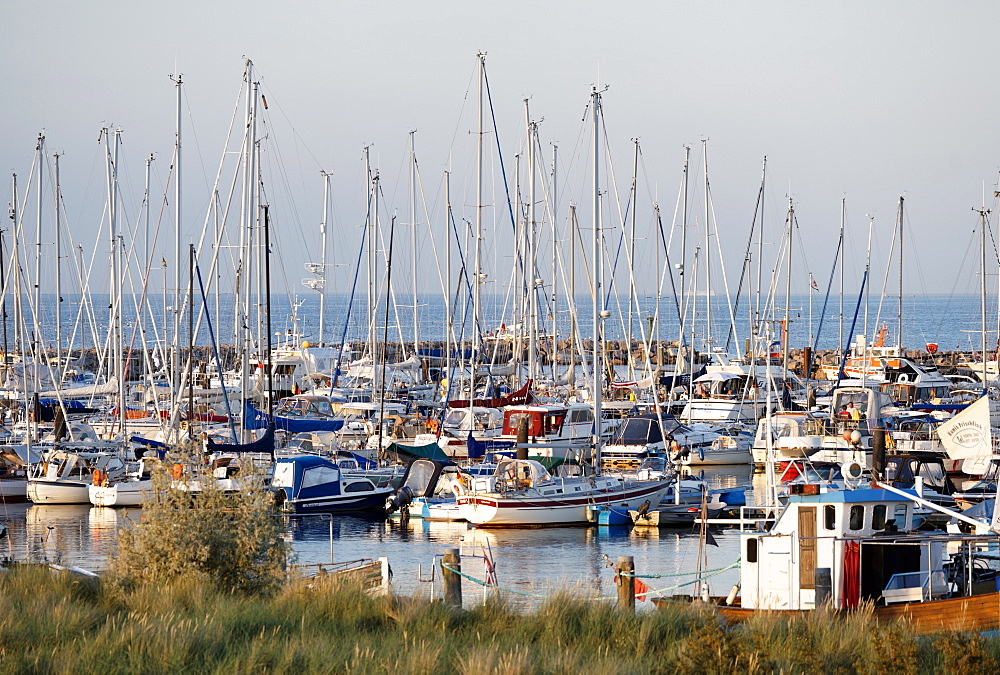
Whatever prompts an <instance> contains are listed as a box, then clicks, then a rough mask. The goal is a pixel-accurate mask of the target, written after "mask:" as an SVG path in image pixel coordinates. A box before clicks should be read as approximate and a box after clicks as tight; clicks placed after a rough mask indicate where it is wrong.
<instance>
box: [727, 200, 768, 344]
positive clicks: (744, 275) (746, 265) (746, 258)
mask: <svg viewBox="0 0 1000 675" xmlns="http://www.w3.org/2000/svg"><path fill="white" fill-rule="evenodd" d="M763 199H764V183H763V181H762V182H761V185H760V188H758V190H757V203H756V204H755V205H754V207H753V219H752V220H751V221H750V236H749V237H747V248H746V251H745V252H744V253H743V267H742V269H741V270H740V280H739V283H738V284H737V285H736V302H735V303H734V307H733V313H734V314H739V311H740V298H741V297H743V282H744V280H747V279H748V278H749V276H750V259H751V258H750V251H751V249H752V248H753V235H754V231H755V230H756V227H757V214H758V213H760V204H761V201H763ZM760 225H761V228H763V227H764V223H763V222H761V224H760ZM757 264H758V265H760V264H762V261H760V260H758V261H757ZM755 333H756V331H755V330H754V327H753V326H751V327H750V334H751V335H753V334H755ZM734 337H735V331H734V329H733V326H732V324H730V326H729V331H728V333H727V335H726V346H725V351H727V352H728V351H729V345H730V343H731V341H732V340H733V338H734ZM751 348H753V347H751Z"/></svg>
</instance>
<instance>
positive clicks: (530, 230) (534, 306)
mask: <svg viewBox="0 0 1000 675" xmlns="http://www.w3.org/2000/svg"><path fill="white" fill-rule="evenodd" d="M524 115H525V117H527V119H528V148H527V150H528V222H527V223H525V241H526V243H527V249H526V250H525V253H526V259H525V272H524V278H525V281H527V284H526V285H527V288H528V378H529V379H536V378H537V377H538V284H537V283H536V280H535V270H536V267H535V263H536V260H537V258H536V255H537V248H538V247H537V246H535V227H536V223H535V219H536V213H535V183H536V181H535V134H536V133H537V130H538V127H537V125H536V123H535V122H532V121H531V115H530V113H529V112H528V100H527V99H525V100H524Z"/></svg>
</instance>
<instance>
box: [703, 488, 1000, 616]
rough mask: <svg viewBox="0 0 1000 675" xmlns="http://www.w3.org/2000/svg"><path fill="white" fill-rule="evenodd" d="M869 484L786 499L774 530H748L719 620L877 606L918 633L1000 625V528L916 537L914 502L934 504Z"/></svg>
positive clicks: (719, 603)
mask: <svg viewBox="0 0 1000 675" xmlns="http://www.w3.org/2000/svg"><path fill="white" fill-rule="evenodd" d="M873 485H875V486H874V487H870V488H861V489H856V490H823V489H820V490H815V491H808V492H814V494H795V495H790V496H789V498H788V503H787V505H786V506H785V508H784V509H783V510H782V511H781V513H780V514H779V516H778V519H777V521H776V522H775V524H774V526H773V527H772V528H771V530H770V531H768V532H766V533H762V532H750V533H745V534H743V535H742V541H741V561H742V562H741V565H742V566H741V570H740V585H739V589H740V591H741V592H740V595H739V596H736V592H735V591H736V590H737V589H735V588H734V592H733V593H732V594H731V595H730V597H729V598H726V599H725V600H716V601H715V607H716V609H717V610H718V611H719V613H720V614H721V615H722V617H724V618H725V619H726V621H728V622H729V623H740V622H743V621H746V620H748V619H749V618H750V617H752V616H754V615H755V614H758V613H760V612H769V613H772V614H773V613H790V614H791V613H798V612H804V611H808V610H813V609H817V608H819V607H820V606H822V605H824V604H829V606H830V607H831V608H833V609H834V610H844V611H847V610H852V609H856V608H858V607H860V606H861V605H862V603H872V604H873V605H874V614H875V616H876V617H877V618H880V619H904V620H907V621H908V626H909V629H910V630H912V631H914V632H915V633H917V634H926V633H934V632H941V631H960V632H978V631H984V630H995V629H997V628H1000V609H998V608H1000V592H998V583H1000V571H998V570H997V569H996V565H995V559H996V554H995V551H996V547H997V543H998V542H997V536H996V534H995V532H994V533H991V534H989V535H987V536H981V535H979V536H977V535H963V534H949V533H944V532H921V531H917V529H916V519H915V517H914V514H915V506H916V505H917V504H921V505H924V506H927V505H928V503H927V502H925V501H924V500H921V499H920V498H919V497H917V495H916V493H915V492H914V491H907V490H899V489H896V488H892V487H891V486H887V485H884V484H881V483H879V484H873ZM953 515H954V516H955V517H956V518H959V519H960V520H963V521H969V522H971V523H973V525H978V522H977V521H973V520H972V519H970V518H966V517H964V516H962V515H961V514H953ZM993 522H994V527H996V525H995V524H996V523H997V520H996V519H994V521H993Z"/></svg>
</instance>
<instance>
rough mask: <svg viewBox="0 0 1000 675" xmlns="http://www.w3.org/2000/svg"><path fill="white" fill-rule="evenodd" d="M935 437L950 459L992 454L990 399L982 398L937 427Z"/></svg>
mask: <svg viewBox="0 0 1000 675" xmlns="http://www.w3.org/2000/svg"><path fill="white" fill-rule="evenodd" d="M936 431H937V435H938V437H939V438H940V439H941V444H942V445H944V449H945V450H946V451H947V453H948V456H949V457H950V458H952V459H971V458H973V457H981V456H989V455H992V454H993V430H992V429H991V428H990V399H989V397H987V396H983V397H982V398H980V399H979V400H978V401H976V402H975V403H973V404H972V405H970V406H969V407H968V408H966V409H965V410H963V411H962V412H960V413H958V414H957V415H955V416H954V417H952V418H951V419H950V420H948V421H947V422H943V423H942V424H940V425H938V428H937V430H936Z"/></svg>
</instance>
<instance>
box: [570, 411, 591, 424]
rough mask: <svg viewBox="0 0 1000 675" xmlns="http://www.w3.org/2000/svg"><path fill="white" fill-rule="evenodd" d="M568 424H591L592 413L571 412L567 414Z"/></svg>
mask: <svg viewBox="0 0 1000 675" xmlns="http://www.w3.org/2000/svg"><path fill="white" fill-rule="evenodd" d="M569 421H570V424H579V423H581V422H593V421H594V413H593V411H591V410H586V409H584V410H573V411H571V412H570V414H569Z"/></svg>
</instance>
